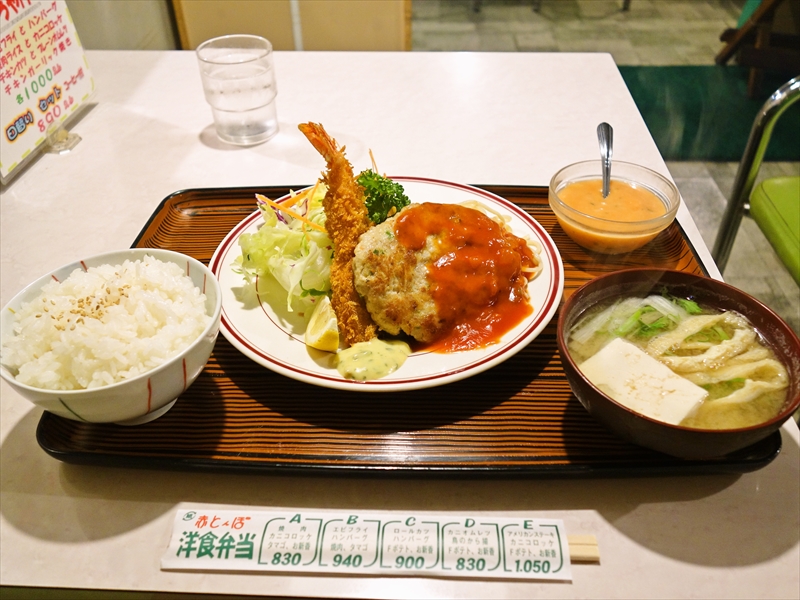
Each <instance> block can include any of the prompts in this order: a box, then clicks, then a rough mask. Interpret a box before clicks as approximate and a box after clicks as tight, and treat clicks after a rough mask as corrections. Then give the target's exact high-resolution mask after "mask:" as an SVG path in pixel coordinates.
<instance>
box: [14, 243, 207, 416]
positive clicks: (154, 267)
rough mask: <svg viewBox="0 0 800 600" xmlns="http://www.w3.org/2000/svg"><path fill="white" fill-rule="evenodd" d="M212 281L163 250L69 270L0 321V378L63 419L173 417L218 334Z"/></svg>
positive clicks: (39, 285)
mask: <svg viewBox="0 0 800 600" xmlns="http://www.w3.org/2000/svg"><path fill="white" fill-rule="evenodd" d="M220 312H221V300H220V294H219V284H218V282H217V281H216V279H215V277H214V276H213V274H212V273H211V272H210V271H209V270H208V269H207V267H205V265H203V264H202V263H200V262H198V261H196V260H195V259H193V258H191V257H189V256H185V255H183V254H179V253H176V252H171V251H167V250H158V249H130V250H124V251H120V252H112V253H108V254H104V255H100V256H97V257H93V258H91V259H85V260H83V261H80V262H78V263H72V264H71V265H66V266H64V267H62V268H60V269H57V270H56V271H54V272H53V273H51V274H48V275H45V276H44V277H42V278H40V279H39V280H37V281H36V282H34V283H32V284H31V285H30V286H28V287H27V288H26V289H25V290H23V291H22V292H20V293H19V294H18V295H17V296H16V297H15V298H14V299H12V301H11V302H9V304H8V305H7V306H6V307H5V308H4V309H3V312H2V314H1V315H0V340H2V353H1V354H0V363H1V364H0V375H2V377H3V379H5V380H6V381H8V382H9V383H10V384H11V385H12V387H14V388H15V389H16V390H17V391H18V392H19V393H20V394H21V395H23V396H25V397H26V398H28V399H29V400H31V401H32V402H34V403H35V404H38V405H40V406H42V407H43V408H45V409H46V410H50V411H51V412H55V413H56V414H59V415H61V416H64V417H67V418H70V419H76V420H82V421H89V422H121V423H126V424H136V423H140V422H146V421H149V420H152V419H154V418H157V417H158V416H160V415H161V414H163V413H164V412H166V411H167V410H168V409H169V408H170V407H171V406H172V404H173V403H174V400H175V398H176V397H177V396H178V395H180V393H181V392H182V391H184V390H185V389H186V388H187V387H188V386H189V385H190V384H191V383H192V382H193V381H194V379H195V378H196V377H197V375H199V373H200V372H201V371H202V369H203V367H204V366H205V363H206V362H207V360H208V357H209V356H210V354H211V351H212V349H213V346H214V342H215V340H216V336H217V332H218V330H219V316H220Z"/></svg>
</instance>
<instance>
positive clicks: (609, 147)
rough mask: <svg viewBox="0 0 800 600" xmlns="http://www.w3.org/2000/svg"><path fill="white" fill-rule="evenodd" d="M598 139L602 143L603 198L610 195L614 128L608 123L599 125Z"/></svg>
mask: <svg viewBox="0 0 800 600" xmlns="http://www.w3.org/2000/svg"><path fill="white" fill-rule="evenodd" d="M597 141H598V142H599V143H600V158H601V159H602V163H603V164H602V167H603V198H606V197H607V196H608V186H609V184H610V182H611V155H612V154H613V153H614V130H613V129H612V127H611V125H609V124H608V123H600V125H598V126H597Z"/></svg>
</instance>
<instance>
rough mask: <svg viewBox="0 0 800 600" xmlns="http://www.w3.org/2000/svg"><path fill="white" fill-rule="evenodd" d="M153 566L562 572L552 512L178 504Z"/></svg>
mask: <svg viewBox="0 0 800 600" xmlns="http://www.w3.org/2000/svg"><path fill="white" fill-rule="evenodd" d="M161 568H162V569H167V570H170V569H176V570H189V571H191V570H197V571H273V572H283V573H337V574H342V573H344V574H347V575H411V576H415V577H420V576H422V577H431V576H433V577H459V578H463V577H477V578H502V579H552V580H562V581H571V580H572V572H571V568H570V550H569V543H568V541H567V536H566V533H565V531H564V523H563V522H562V521H560V520H557V519H529V518H505V517H495V516H491V517H488V516H478V515H472V516H469V515H453V514H447V515H436V514H424V513H420V514H405V513H398V512H382V511H381V512H372V511H369V512H362V511H353V512H350V511H334V510H312V509H308V510H303V511H297V510H292V509H284V510H256V509H252V508H246V509H242V510H240V511H232V510H203V509H200V508H197V509H195V508H192V507H189V508H186V509H179V510H178V512H177V514H176V516H175V520H174V522H173V529H172V537H171V539H170V543H169V547H168V548H167V551H166V552H165V554H164V555H163V556H162V558H161Z"/></svg>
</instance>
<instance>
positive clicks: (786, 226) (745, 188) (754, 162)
mask: <svg viewBox="0 0 800 600" xmlns="http://www.w3.org/2000/svg"><path fill="white" fill-rule="evenodd" d="M797 100H800V77H795V78H794V79H792V80H791V81H789V82H787V83H786V84H784V85H783V86H781V88H780V89H779V90H778V91H776V92H775V93H774V94H772V96H770V98H769V99H768V100H767V101H766V102H765V103H764V106H763V107H762V108H761V110H760V111H759V114H758V115H757V116H756V119H755V122H754V123H753V128H752V129H751V130H750V138H749V140H748V141H747V146H746V148H745V151H744V156H743V157H742V161H741V163H739V170H738V171H737V173H736V179H735V180H734V184H733V192H732V194H731V198H730V200H729V201H728V204H727V206H726V207H725V213H724V214H723V216H722V223H721V224H720V227H719V230H718V231H717V238H716V240H715V242H714V250H713V251H712V252H711V255H712V256H713V257H714V260H715V261H716V263H717V266H718V267H719V270H720V272H724V270H725V266H726V264H727V263H728V258H729V257H730V253H731V248H733V242H734V241H735V239H736V232H737V230H738V229H739V225H740V224H741V222H742V217H743V216H744V214H745V212H746V211H748V210H749V214H750V216H751V217H752V218H753V220H754V221H755V222H756V224H757V225H758V226H759V228H760V229H761V231H762V233H763V234H764V236H765V237H766V238H767V239H768V240H769V242H770V244H772V247H773V248H774V249H775V252H776V253H777V254H778V257H779V258H780V259H781V261H783V264H785V265H786V267H787V268H788V269H789V272H790V273H791V274H792V277H794V280H795V281H796V282H797V284H798V285H800V176H797V177H776V178H773V179H767V180H764V181H762V182H761V183H760V184H759V185H758V186H757V187H756V188H755V190H754V189H753V186H754V184H755V181H756V177H757V175H758V170H759V169H760V167H761V162H762V160H763V158H764V153H765V152H766V150H767V145H768V144H769V138H770V136H771V135H772V130H773V128H774V127H775V123H776V121H777V120H778V118H779V117H780V116H781V115H782V114H783V113H784V112H785V111H786V109H788V108H789V107H790V106H791V105H792V104H793V103H794V102H796V101H797ZM748 204H749V207H748Z"/></svg>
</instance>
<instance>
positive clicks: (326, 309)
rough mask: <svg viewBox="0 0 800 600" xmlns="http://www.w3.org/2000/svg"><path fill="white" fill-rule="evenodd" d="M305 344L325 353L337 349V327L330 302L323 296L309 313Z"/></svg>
mask: <svg viewBox="0 0 800 600" xmlns="http://www.w3.org/2000/svg"><path fill="white" fill-rule="evenodd" d="M305 342H306V345H307V346H311V347H312V348H316V349H317V350H323V351H325V352H336V351H337V350H338V349H339V325H338V323H337V322H336V313H335V312H333V307H332V306H331V300H330V298H328V297H327V296H323V297H322V300H320V301H319V302H317V305H316V306H315V307H314V312H313V313H311V319H310V320H309V321H308V327H306V334H305Z"/></svg>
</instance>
